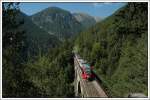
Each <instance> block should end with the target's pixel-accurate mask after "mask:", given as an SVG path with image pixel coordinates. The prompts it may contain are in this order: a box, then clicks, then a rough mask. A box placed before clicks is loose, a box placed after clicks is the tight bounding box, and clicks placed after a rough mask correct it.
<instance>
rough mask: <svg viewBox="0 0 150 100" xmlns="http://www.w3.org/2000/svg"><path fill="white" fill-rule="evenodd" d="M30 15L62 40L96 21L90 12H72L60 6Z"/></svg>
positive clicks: (40, 25) (41, 26) (38, 23)
mask: <svg viewBox="0 0 150 100" xmlns="http://www.w3.org/2000/svg"><path fill="white" fill-rule="evenodd" d="M30 17H31V19H32V21H33V22H34V23H35V24H36V25H37V26H39V27H40V28H42V29H43V30H45V31H46V32H48V33H49V34H53V35H55V36H57V37H58V38H59V39H61V40H62V39H65V38H69V37H72V36H74V35H76V34H77V33H79V32H81V31H82V30H84V29H85V28H88V27H90V26H92V25H94V24H95V23H96V21H95V19H94V18H93V17H92V16H90V15H88V14H83V13H74V14H72V13H71V12H69V11H66V10H64V9H61V8H58V7H48V8H46V9H44V10H42V11H40V12H38V13H36V14H34V15H32V16H30Z"/></svg>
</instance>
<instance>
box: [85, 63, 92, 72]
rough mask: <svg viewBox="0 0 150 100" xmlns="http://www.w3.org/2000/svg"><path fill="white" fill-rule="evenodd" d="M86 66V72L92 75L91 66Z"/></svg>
mask: <svg viewBox="0 0 150 100" xmlns="http://www.w3.org/2000/svg"><path fill="white" fill-rule="evenodd" d="M84 66H85V72H86V73H87V74H91V69H90V65H89V64H84Z"/></svg>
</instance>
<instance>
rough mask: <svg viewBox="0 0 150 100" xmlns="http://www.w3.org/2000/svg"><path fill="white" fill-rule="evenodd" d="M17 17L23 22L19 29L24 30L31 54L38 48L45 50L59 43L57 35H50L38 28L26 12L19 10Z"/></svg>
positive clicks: (36, 51) (37, 50)
mask: <svg viewBox="0 0 150 100" xmlns="http://www.w3.org/2000/svg"><path fill="white" fill-rule="evenodd" d="M17 17H18V18H17V19H18V20H23V21H24V24H23V25H22V26H21V28H20V29H22V30H24V31H25V35H26V37H27V43H28V44H27V45H28V50H29V51H30V53H31V54H36V53H38V52H39V50H41V51H43V52H45V51H47V50H48V48H54V47H56V46H57V45H58V44H59V43H60V41H59V40H58V39H57V37H55V36H53V35H50V34H49V33H47V32H46V31H44V30H43V29H40V28H39V27H38V26H37V25H35V24H34V23H33V22H32V20H31V19H30V17H29V16H27V15H26V14H24V13H22V12H20V13H19V14H17Z"/></svg>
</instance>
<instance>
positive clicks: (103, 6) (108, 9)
mask: <svg viewBox="0 0 150 100" xmlns="http://www.w3.org/2000/svg"><path fill="white" fill-rule="evenodd" d="M125 4H126V3H109V2H107V3H106V2H105V3H21V4H20V9H21V11H22V12H24V13H25V14H27V15H32V14H35V13H37V12H39V11H41V10H43V9H45V8H48V7H60V8H62V9H65V10H68V11H70V12H72V13H73V12H84V13H87V14H89V15H92V16H95V17H100V18H105V17H107V16H109V15H111V14H113V13H114V12H115V11H116V10H117V9H119V8H121V7H122V6H124V5H125Z"/></svg>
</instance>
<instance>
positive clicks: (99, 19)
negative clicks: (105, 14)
mask: <svg viewBox="0 0 150 100" xmlns="http://www.w3.org/2000/svg"><path fill="white" fill-rule="evenodd" d="M94 19H95V21H96V22H100V21H101V20H102V19H101V18H99V17H94Z"/></svg>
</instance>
